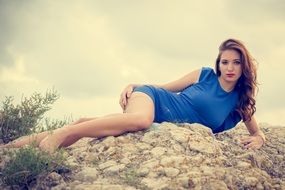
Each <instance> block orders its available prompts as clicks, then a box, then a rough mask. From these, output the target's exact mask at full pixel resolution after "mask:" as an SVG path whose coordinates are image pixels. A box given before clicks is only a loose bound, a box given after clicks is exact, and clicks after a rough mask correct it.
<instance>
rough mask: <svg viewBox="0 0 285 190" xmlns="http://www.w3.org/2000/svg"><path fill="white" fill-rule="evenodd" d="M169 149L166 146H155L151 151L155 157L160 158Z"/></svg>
mask: <svg viewBox="0 0 285 190" xmlns="http://www.w3.org/2000/svg"><path fill="white" fill-rule="evenodd" d="M166 151H167V149H166V148H163V147H155V148H153V149H152V150H151V153H152V155H153V156H154V157H156V158H159V157H161V156H162V155H163V154H164V153H165V152H166Z"/></svg>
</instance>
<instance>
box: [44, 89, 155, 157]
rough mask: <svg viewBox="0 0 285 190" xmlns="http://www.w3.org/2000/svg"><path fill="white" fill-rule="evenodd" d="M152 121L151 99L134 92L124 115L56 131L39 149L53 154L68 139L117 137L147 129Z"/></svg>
mask: <svg viewBox="0 0 285 190" xmlns="http://www.w3.org/2000/svg"><path fill="white" fill-rule="evenodd" d="M153 119H154V105H153V102H152V100H151V98H150V97H149V96H148V95H146V94H144V93H141V92H134V93H132V95H131V97H130V98H129V100H128V105H127V107H126V109H125V112H124V113H121V114H115V115H112V116H108V117H100V118H96V119H93V120H89V121H86V122H83V123H78V124H75V125H72V126H66V127H63V128H59V129H56V130H55V131H54V133H52V134H50V135H48V136H47V137H46V138H44V139H43V140H42V141H41V143H40V148H42V149H43V150H47V151H49V152H53V151H54V150H55V149H56V148H58V147H59V146H60V145H61V144H62V143H63V142H65V140H66V139H68V138H77V139H80V138H82V137H105V136H117V135H120V134H123V133H125V132H132V131H138V130H143V129H147V128H148V127H149V126H150V125H151V124H152V122H153Z"/></svg>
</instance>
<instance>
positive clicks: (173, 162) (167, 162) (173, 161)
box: [160, 156, 186, 167]
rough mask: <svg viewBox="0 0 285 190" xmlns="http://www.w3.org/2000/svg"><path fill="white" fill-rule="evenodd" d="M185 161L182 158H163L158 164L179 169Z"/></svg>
mask: <svg viewBox="0 0 285 190" xmlns="http://www.w3.org/2000/svg"><path fill="white" fill-rule="evenodd" d="M185 160H186V158H185V157H184V156H164V157H162V159H161V161H160V164H161V165H162V166H165V167H179V165H181V164H183V162H184V161H185Z"/></svg>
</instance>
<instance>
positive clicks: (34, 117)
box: [0, 90, 67, 143]
mask: <svg viewBox="0 0 285 190" xmlns="http://www.w3.org/2000/svg"><path fill="white" fill-rule="evenodd" d="M58 98H59V95H58V94H57V92H56V91H55V90H50V91H47V92H46V94H45V95H41V94H40V93H34V94H32V95H31V97H30V98H22V100H21V103H20V104H19V105H16V106H15V105H13V100H14V99H13V97H11V96H10V97H6V99H5V100H4V101H3V102H2V108H1V111H0V139H2V141H3V142H4V143H8V142H10V141H12V140H14V139H16V138H18V137H20V136H23V135H28V134H31V133H34V132H41V131H44V130H50V129H55V128H58V127H62V126H63V125H65V124H66V123H67V121H58V120H55V121H50V120H49V119H45V123H41V121H42V119H43V115H44V113H45V112H47V111H48V110H50V109H51V104H53V103H54V102H55V101H56V100H57V99H58Z"/></svg>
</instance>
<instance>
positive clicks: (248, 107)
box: [215, 39, 258, 121]
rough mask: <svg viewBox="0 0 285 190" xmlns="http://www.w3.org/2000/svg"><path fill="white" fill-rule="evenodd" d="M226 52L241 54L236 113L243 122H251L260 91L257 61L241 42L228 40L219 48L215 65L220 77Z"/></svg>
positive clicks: (236, 87)
mask: <svg viewBox="0 0 285 190" xmlns="http://www.w3.org/2000/svg"><path fill="white" fill-rule="evenodd" d="M225 50H235V51H237V52H238V53H239V54H240V59H241V60H240V61H241V68H242V74H241V77H240V78H239V79H238V82H237V83H236V86H235V89H237V90H238V93H239V100H238V104H237V108H236V111H237V112H238V113H239V114H240V116H241V118H242V120H243V121H250V120H251V117H252V115H253V114H254V113H255V111H256V107H255V95H256V91H257V90H258V87H257V84H258V83H257V80H256V61H255V59H254V58H253V57H252V56H251V55H250V53H249V51H248V50H247V48H246V47H245V45H244V44H243V43H242V42H241V41H239V40H236V39H228V40H226V41H224V42H223V43H222V44H221V45H220V47H219V54H218V57H217V59H216V64H215V69H216V73H217V75H218V76H220V75H221V71H220V69H219V64H220V60H221V55H222V53H223V52H224V51H225Z"/></svg>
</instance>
